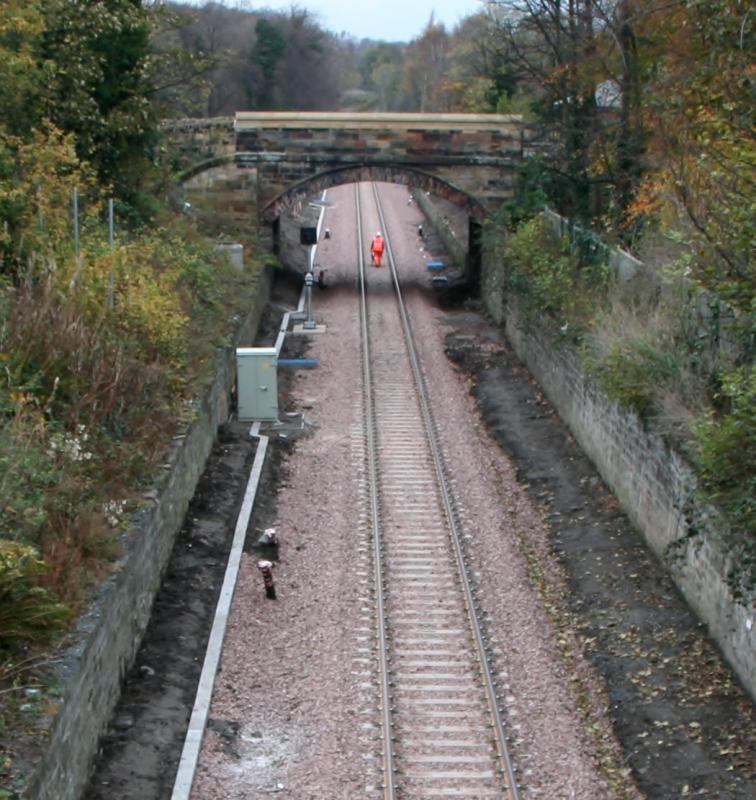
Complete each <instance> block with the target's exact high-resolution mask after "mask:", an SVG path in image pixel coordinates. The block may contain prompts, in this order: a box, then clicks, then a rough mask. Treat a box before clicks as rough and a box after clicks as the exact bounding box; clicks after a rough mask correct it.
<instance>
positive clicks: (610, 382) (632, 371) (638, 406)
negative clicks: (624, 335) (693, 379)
mask: <svg viewBox="0 0 756 800" xmlns="http://www.w3.org/2000/svg"><path fill="white" fill-rule="evenodd" d="M590 366H591V368H592V371H593V372H594V374H595V375H596V379H597V381H598V384H599V386H600V387H601V388H602V389H603V390H604V392H606V394H607V395H608V396H609V397H610V398H611V399H612V400H614V401H615V402H617V403H619V404H620V405H621V406H624V407H625V408H632V409H633V410H635V411H636V412H637V413H638V414H639V415H640V416H641V417H647V416H648V414H649V413H650V411H651V409H652V406H653V404H654V400H655V399H656V397H657V396H658V393H659V390H660V389H661V388H662V387H665V386H669V385H670V384H672V383H673V382H674V381H675V379H676V377H677V375H678V372H679V369H680V367H679V362H678V358H677V355H676V354H675V353H674V352H670V351H665V350H660V349H657V348H656V347H654V346H653V345H652V344H650V343H649V342H647V341H644V340H642V339H635V340H633V339H625V340H616V341H615V342H614V343H613V344H612V346H611V347H610V349H609V352H608V353H606V355H604V356H603V357H602V358H601V359H600V360H595V361H593V362H592V363H591V364H590Z"/></svg>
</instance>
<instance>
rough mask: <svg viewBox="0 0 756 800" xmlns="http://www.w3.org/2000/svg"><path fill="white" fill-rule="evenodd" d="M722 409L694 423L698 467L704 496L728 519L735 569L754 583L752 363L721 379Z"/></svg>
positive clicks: (755, 401)
mask: <svg viewBox="0 0 756 800" xmlns="http://www.w3.org/2000/svg"><path fill="white" fill-rule="evenodd" d="M719 399H720V400H721V401H723V402H724V404H725V407H726V411H725V413H724V414H722V415H721V416H719V417H717V416H714V415H713V414H712V415H710V416H709V417H708V418H707V419H706V420H704V421H702V422H700V423H699V424H698V425H697V426H696V427H695V431H694V433H695V438H696V444H697V454H696V472H697V474H698V477H699V481H700V486H701V490H702V494H703V498H704V499H705V500H707V501H708V502H711V503H712V504H714V505H715V506H717V507H718V508H719V509H720V510H721V511H722V513H723V515H724V517H725V521H726V522H727V525H728V529H729V531H728V539H729V544H730V545H731V549H732V550H733V552H734V554H735V555H736V557H737V560H738V563H737V564H736V567H737V572H738V573H739V574H740V575H741V576H742V577H743V579H744V581H745V582H746V583H747V584H748V585H749V586H751V587H752V586H753V583H754V576H756V367H754V366H750V367H741V368H740V369H736V370H733V371H731V372H729V373H727V374H726V375H725V376H724V378H723V380H722V390H721V397H720V398H719Z"/></svg>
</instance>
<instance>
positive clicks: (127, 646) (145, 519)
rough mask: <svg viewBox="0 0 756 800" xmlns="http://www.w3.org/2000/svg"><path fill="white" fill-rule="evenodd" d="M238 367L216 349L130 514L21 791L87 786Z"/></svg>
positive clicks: (262, 291) (255, 315)
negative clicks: (199, 392) (143, 498)
mask: <svg viewBox="0 0 756 800" xmlns="http://www.w3.org/2000/svg"><path fill="white" fill-rule="evenodd" d="M268 273H269V271H267V270H266V271H265V272H262V271H261V273H259V277H258V289H259V291H258V292H257V294H256V296H255V297H256V299H255V304H254V307H253V308H252V309H250V312H249V314H248V315H247V318H246V319H245V320H244V321H243V323H242V324H241V325H240V328H239V331H238V334H237V337H236V341H237V343H238V344H240V345H248V344H253V343H254V338H255V336H256V331H257V328H258V325H259V322H260V318H261V315H262V311H263V309H264V307H265V304H266V302H267V299H268V296H269V292H270V275H269V274H268ZM235 371H236V370H235V348H233V347H230V348H224V349H223V350H219V351H218V353H217V356H216V369H215V377H214V379H213V382H212V384H211V385H210V386H209V387H208V389H207V390H206V392H205V394H204V396H203V398H202V400H201V401H200V403H199V408H198V409H197V417H196V419H195V421H194V422H193V423H191V425H190V426H189V427H188V429H187V430H186V432H185V435H183V436H181V437H180V438H177V440H176V441H175V443H174V447H173V449H172V451H171V453H170V457H169V459H168V461H167V463H166V470H165V475H164V476H163V477H162V480H161V482H160V485H159V486H157V487H156V492H155V495H156V496H155V499H154V500H151V501H149V506H148V507H146V508H144V509H143V510H142V511H140V512H138V513H137V515H135V518H134V522H133V526H132V528H131V529H130V530H129V531H128V533H127V534H126V535H125V537H124V554H123V557H122V566H121V568H120V569H119V571H118V572H117V573H116V574H115V575H113V576H112V577H111V578H110V579H109V580H108V581H107V582H106V583H105V585H104V586H102V587H101V588H100V590H99V592H98V594H97V597H96V598H95V600H94V602H93V603H92V606H91V607H90V610H89V612H88V614H87V615H86V616H85V617H84V618H83V619H82V620H81V621H80V624H79V626H78V629H77V632H76V644H75V646H74V647H73V648H72V649H71V650H70V651H69V652H68V653H67V654H66V657H65V660H64V661H63V662H62V663H61V664H60V666H59V669H58V677H59V681H60V684H61V687H62V689H63V699H62V701H61V703H60V707H59V709H58V712H57V714H56V716H55V719H54V720H53V722H52V725H51V728H50V733H49V740H48V746H47V750H46V752H45V753H44V755H43V757H42V758H41V759H40V761H39V762H38V764H37V767H36V769H35V770H34V772H33V774H32V775H30V776H29V779H28V783H27V787H26V791H25V792H24V793H23V796H25V797H29V798H33V800H76V798H78V797H80V795H81V793H82V791H83V790H84V788H85V787H86V783H87V780H88V778H89V774H90V769H91V766H92V761H93V758H94V756H95V754H96V752H97V744H98V740H99V738H100V735H101V734H102V733H103V732H104V730H105V726H106V724H107V722H108V719H109V718H110V715H111V713H112V710H113V708H114V707H115V704H116V702H117V700H118V698H119V696H120V693H121V684H122V681H123V677H124V675H125V673H126V671H127V670H128V668H129V667H130V666H131V663H132V662H133V659H134V657H135V656H136V653H137V650H138V648H139V645H140V642H141V640H142V636H143V634H144V632H145V629H146V627H147V623H148V621H149V617H150V612H151V609H152V603H153V600H154V598H155V595H156V594H157V590H158V588H159V586H160V582H161V578H162V575H163V571H164V569H165V567H166V565H167V563H168V557H169V555H170V553H171V550H172V548H173V544H174V541H175V538H176V535H177V534H178V531H179V530H180V528H181V525H182V523H183V519H184V514H185V513H186V509H187V507H188V505H189V501H190V500H191V498H192V495H193V494H194V489H195V487H196V484H197V481H198V479H199V476H200V475H201V473H202V470H203V468H204V465H205V461H206V460H207V457H208V455H209V453H210V450H211V448H212V445H213V442H214V441H215V436H216V432H217V429H218V426H219V425H220V424H221V423H222V422H223V421H224V420H226V419H227V418H228V414H229V397H230V391H231V389H232V386H233V383H234V378H235Z"/></svg>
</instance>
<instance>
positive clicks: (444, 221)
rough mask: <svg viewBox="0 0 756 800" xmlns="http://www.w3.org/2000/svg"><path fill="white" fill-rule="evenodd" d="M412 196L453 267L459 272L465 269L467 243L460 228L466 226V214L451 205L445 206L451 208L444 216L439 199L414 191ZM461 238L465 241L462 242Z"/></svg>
mask: <svg viewBox="0 0 756 800" xmlns="http://www.w3.org/2000/svg"><path fill="white" fill-rule="evenodd" d="M412 195H413V197H414V198H415V202H416V203H417V204H418V206H419V207H420V210H421V211H422V212H423V214H425V216H426V217H427V219H428V222H430V224H431V225H432V226H433V228H434V229H435V231H436V233H437V234H438V236H439V238H440V239H441V241H442V242H443V243H444V248H445V249H446V252H447V253H449V255H450V256H451V260H452V262H453V263H454V266H455V267H457V268H458V269H461V270H463V269H465V266H466V263H467V241H466V237H463V233H462V231H461V228H462V227H466V225H467V220H468V218H467V214H465V213H464V212H463V211H460V210H459V209H457V208H456V207H454V206H451V204H447V205H449V206H451V208H450V209H447V213H446V214H445V213H444V210H443V209H442V208H441V207H440V204H441V203H442V202H445V201H443V200H441V199H440V198H436V197H433V196H432V195H427V194H426V193H425V192H421V191H414V192H412ZM455 228H456V230H455ZM463 238H464V239H465V240H464V241H463Z"/></svg>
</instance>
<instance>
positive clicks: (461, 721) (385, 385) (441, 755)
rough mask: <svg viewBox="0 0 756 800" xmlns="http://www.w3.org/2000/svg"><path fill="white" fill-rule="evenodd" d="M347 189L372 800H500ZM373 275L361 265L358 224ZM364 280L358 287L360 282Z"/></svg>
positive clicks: (495, 706)
mask: <svg viewBox="0 0 756 800" xmlns="http://www.w3.org/2000/svg"><path fill="white" fill-rule="evenodd" d="M371 186H372V193H371V194H370V195H369V196H368V197H366V196H365V195H366V194H367V188H366V185H365V184H357V185H356V186H355V200H356V206H357V229H358V242H359V243H360V253H359V256H358V261H359V276H360V277H359V283H360V326H361V349H362V359H363V364H362V370H363V373H362V378H363V403H364V412H365V429H364V430H365V453H366V492H365V502H366V506H367V509H366V515H367V518H368V524H367V530H368V534H369V542H370V548H369V549H370V557H369V559H368V560H369V562H370V563H371V564H372V570H373V574H372V584H373V592H372V596H373V598H374V601H375V602H374V609H375V611H374V621H373V627H374V634H375V642H376V646H375V649H374V652H375V654H376V656H377V662H376V667H375V669H376V673H377V674H376V682H377V686H378V694H379V698H378V705H379V708H380V713H379V722H378V725H379V728H380V731H381V751H382V752H381V757H380V759H379V762H378V763H379V767H378V769H377V776H376V778H377V779H376V781H375V784H376V785H375V786H374V787H373V793H374V794H375V796H381V797H383V798H384V800H415V799H417V800H420V799H421V798H422V799H425V798H468V800H478V798H480V799H481V800H482V799H483V798H501V799H503V800H518V798H519V791H518V787H517V783H516V779H515V768H514V767H513V764H512V760H511V757H510V754H509V752H508V749H507V736H506V731H505V722H504V718H503V711H502V709H501V708H500V702H499V698H498V696H497V689H496V683H495V678H494V675H493V669H492V663H491V653H490V650H489V647H488V644H487V640H486V635H485V631H484V628H483V625H482V623H481V620H480V618H479V615H478V603H477V601H476V597H475V590H474V586H473V585H472V582H471V579H470V575H469V568H468V564H467V559H466V557H465V554H464V550H463V546H462V531H461V526H460V523H459V520H458V516H457V514H456V512H455V504H454V498H453V494H452V489H451V486H450V484H449V481H448V479H447V475H446V470H445V468H444V463H443V458H442V454H441V444H440V441H439V437H438V435H437V432H436V425H435V423H434V420H433V416H432V412H431V404H430V401H429V398H428V396H427V391H426V388H425V383H424V379H423V375H422V370H421V366H420V363H419V359H418V356H417V352H416V349H415V345H414V343H413V338H412V328H411V321H410V318H409V314H408V312H407V309H406V307H405V304H404V301H403V297H402V292H401V284H400V280H399V275H398V272H397V269H396V264H395V261H394V257H393V253H392V250H391V239H390V235H389V233H390V232H389V231H388V230H387V225H386V221H385V219H384V216H383V212H382V209H381V205H380V197H379V194H378V190H377V188H376V186H375V185H374V184H372V185H371ZM364 220H370V221H371V222H373V223H375V222H376V221H378V222H379V225H380V229H381V230H382V231H383V232H384V238H385V240H386V265H385V266H384V267H381V268H380V269H375V268H371V267H369V266H367V265H366V263H365V257H364V242H365V241H366V236H365V228H366V226H365V222H364ZM368 275H369V277H368Z"/></svg>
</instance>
